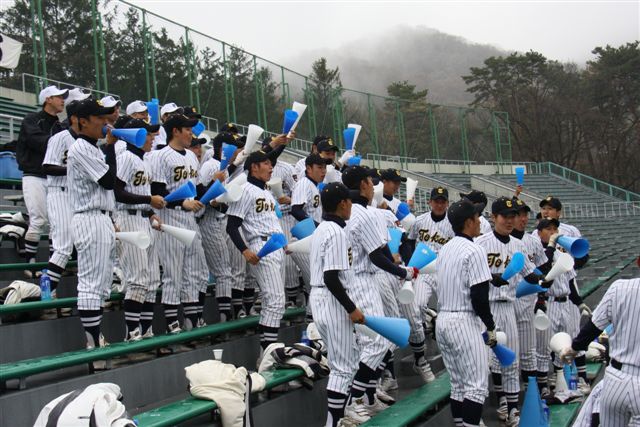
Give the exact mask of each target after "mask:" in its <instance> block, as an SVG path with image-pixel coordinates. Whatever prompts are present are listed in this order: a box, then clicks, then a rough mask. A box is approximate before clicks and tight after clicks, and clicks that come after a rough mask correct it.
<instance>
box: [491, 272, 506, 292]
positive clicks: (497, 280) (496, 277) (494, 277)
mask: <svg viewBox="0 0 640 427" xmlns="http://www.w3.org/2000/svg"><path fill="white" fill-rule="evenodd" d="M491 284H492V285H493V286H495V287H497V288H499V287H500V286H508V285H509V282H508V281H507V280H504V279H503V278H502V275H501V274H498V273H492V274H491Z"/></svg>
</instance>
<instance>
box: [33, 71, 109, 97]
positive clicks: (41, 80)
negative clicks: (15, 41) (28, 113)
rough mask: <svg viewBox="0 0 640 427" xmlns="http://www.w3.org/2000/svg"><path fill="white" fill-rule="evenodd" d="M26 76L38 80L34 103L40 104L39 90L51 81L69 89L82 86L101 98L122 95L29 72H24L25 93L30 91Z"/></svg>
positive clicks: (81, 87)
mask: <svg viewBox="0 0 640 427" xmlns="http://www.w3.org/2000/svg"><path fill="white" fill-rule="evenodd" d="M25 77H29V78H32V79H33V80H34V81H35V82H36V84H35V87H34V92H35V97H36V101H35V103H34V104H35V105H38V92H39V91H40V90H42V89H43V88H44V87H45V85H49V84H51V83H55V84H57V85H58V87H61V88H64V87H67V88H69V89H74V88H80V89H83V90H87V91H90V92H95V93H98V94H100V95H101V96H100V98H103V97H105V96H109V95H111V96H113V97H114V98H116V99H120V97H119V96H118V95H116V94H115V93H110V92H105V91H102V90H97V89H94V88H90V87H84V86H79V85H77V84H73V83H68V82H63V81H60V80H55V79H51V78H44V77H41V76H36V75H34V74H29V73H22V92H24V93H28V91H27V83H26V79H25Z"/></svg>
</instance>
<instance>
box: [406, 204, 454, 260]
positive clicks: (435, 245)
mask: <svg viewBox="0 0 640 427" xmlns="http://www.w3.org/2000/svg"><path fill="white" fill-rule="evenodd" d="M408 237H409V239H411V240H415V241H416V242H424V243H426V244H427V245H428V246H429V247H430V248H431V249H433V251H434V252H435V253H438V252H440V249H441V248H442V247H443V246H444V245H445V244H447V242H449V240H451V239H453V238H454V237H455V233H454V232H453V228H452V227H451V223H450V222H449V218H447V216H446V215H445V217H444V218H443V219H441V220H440V221H436V220H434V219H433V216H432V215H431V212H426V213H424V214H422V215H420V216H419V217H418V218H416V222H415V224H413V227H411V230H409V234H408Z"/></svg>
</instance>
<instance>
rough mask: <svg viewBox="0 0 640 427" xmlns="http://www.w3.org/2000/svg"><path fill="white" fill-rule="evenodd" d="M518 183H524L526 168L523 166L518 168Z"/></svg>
mask: <svg viewBox="0 0 640 427" xmlns="http://www.w3.org/2000/svg"><path fill="white" fill-rule="evenodd" d="M516 184H518V185H522V184H524V168H523V167H517V168H516Z"/></svg>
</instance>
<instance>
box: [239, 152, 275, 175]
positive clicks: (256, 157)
mask: <svg viewBox="0 0 640 427" xmlns="http://www.w3.org/2000/svg"><path fill="white" fill-rule="evenodd" d="M267 160H269V161H271V159H270V158H269V156H268V155H267V153H265V152H264V151H262V150H258V151H254V152H253V153H251V154H249V156H248V157H247V159H246V160H245V161H244V170H250V169H251V165H253V164H255V163H262V162H265V161H267Z"/></svg>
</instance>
